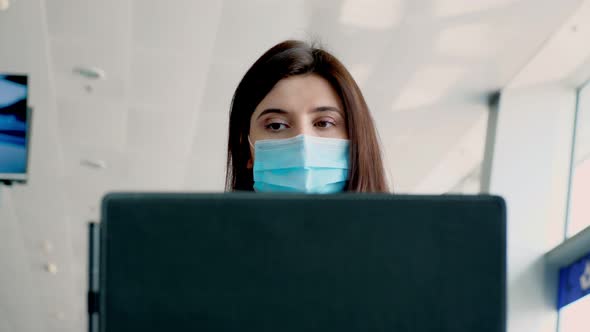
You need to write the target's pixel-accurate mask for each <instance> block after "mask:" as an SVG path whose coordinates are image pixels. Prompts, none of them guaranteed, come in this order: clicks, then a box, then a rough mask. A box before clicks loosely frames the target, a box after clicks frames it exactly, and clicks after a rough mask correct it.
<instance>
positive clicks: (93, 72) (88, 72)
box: [0, 0, 106, 80]
mask: <svg viewBox="0 0 590 332" xmlns="http://www.w3.org/2000/svg"><path fill="white" fill-rule="evenodd" d="M0 1H2V0H0ZM73 72H74V74H78V75H79V76H81V77H83V78H86V79H89V80H102V79H104V78H105V76H106V73H105V72H104V70H102V69H100V68H97V67H89V66H77V67H74V70H73Z"/></svg>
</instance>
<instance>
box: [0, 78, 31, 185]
mask: <svg viewBox="0 0 590 332" xmlns="http://www.w3.org/2000/svg"><path fill="white" fill-rule="evenodd" d="M28 91H29V90H28V79H27V76H25V75H9V74H0V180H26V177H27V159H28V158H27V156H28V153H27V146H28V144H27V138H28V128H29V125H28V121H29V114H28V108H27V96H28Z"/></svg>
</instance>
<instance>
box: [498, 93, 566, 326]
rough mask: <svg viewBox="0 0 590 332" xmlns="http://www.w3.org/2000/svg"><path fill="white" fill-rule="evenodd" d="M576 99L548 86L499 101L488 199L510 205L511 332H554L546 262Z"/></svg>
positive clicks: (561, 215) (560, 208) (560, 210)
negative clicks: (497, 197) (493, 196)
mask: <svg viewBox="0 0 590 332" xmlns="http://www.w3.org/2000/svg"><path fill="white" fill-rule="evenodd" d="M575 99H576V93H575V90H574V89H570V88H565V87H561V86H559V85H552V84H547V85H539V86H533V87H527V88H515V89H507V90H505V91H504V92H503V94H502V96H501V99H500V105H499V118H498V127H497V132H496V143H495V148H494V160H493V163H492V172H491V183H490V192H491V193H492V194H498V195H502V196H503V197H504V198H505V199H506V202H507V206H508V225H507V236H508V238H507V245H508V247H507V250H508V332H521V331H551V332H553V331H555V330H556V325H555V324H556V305H555V303H556V299H557V295H556V293H555V291H554V290H555V289H556V286H557V280H556V279H555V278H554V277H555V276H551V275H547V274H546V273H545V272H546V271H545V264H544V261H543V255H544V254H545V253H546V252H547V251H549V250H550V249H551V248H552V247H553V246H555V245H556V244H558V243H559V242H560V241H561V240H562V239H563V230H564V220H565V208H566V197H567V181H568V172H569V157H570V152H571V141H572V129H573V119H574V113H575Z"/></svg>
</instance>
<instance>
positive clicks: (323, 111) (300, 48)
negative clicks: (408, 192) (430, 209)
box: [226, 40, 388, 193]
mask: <svg viewBox="0 0 590 332" xmlns="http://www.w3.org/2000/svg"><path fill="white" fill-rule="evenodd" d="M226 190H228V191H253V190H254V191H257V192H305V193H336V192H341V191H350V192H387V191H388V188H387V183H386V179H385V171H384V167H383V161H382V157H381V151H380V147H379V141H378V138H377V133H376V130H375V126H374V124H373V120H372V118H371V115H370V114H369V110H368V107H367V104H366V102H365V100H364V98H363V95H362V93H361V91H360V89H359V87H358V86H357V84H356V83H355V81H354V79H353V78H352V76H351V75H350V73H349V72H348V71H347V70H346V68H345V67H344V66H343V65H342V63H340V61H338V60H337V59H336V58H335V57H334V56H332V55H331V54H330V53H328V52H326V51H324V50H322V49H320V48H315V47H313V46H312V45H309V44H307V43H304V42H301V41H296V40H288V41H285V42H282V43H280V44H278V45H276V46H274V47H272V48H271V49H270V50H268V51H267V52H266V53H264V54H263V55H262V56H261V57H260V58H259V59H258V60H257V61H256V62H255V63H254V65H252V67H251V68H250V69H249V70H248V72H246V75H245V76H244V77H243V78H242V81H241V82H240V84H239V85H238V87H237V89H236V91H235V94H234V96H233V100H232V105H231V111H230V121H229V141H228V148H227V173H226Z"/></svg>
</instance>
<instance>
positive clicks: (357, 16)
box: [0, 0, 580, 331]
mask: <svg viewBox="0 0 590 332" xmlns="http://www.w3.org/2000/svg"><path fill="white" fill-rule="evenodd" d="M23 2H26V1H24V0H19V1H13V7H14V8H11V9H10V10H11V11H13V10H17V11H18V10H21V13H22V16H21V19H24V20H30V18H29V17H27V16H26V12H25V11H24V9H22V8H24V7H22V8H21V9H19V6H25V5H24V4H23ZM579 2H580V0H560V1H555V0H477V1H474V0H411V1H410V0H406V1H402V0H390V1H385V0H370V1H369V0H362V1H361V0H346V1H343V0H329V1H326V0H324V1H320V0H318V1H310V0H295V1H288V2H287V1H279V0H275V1H271V0H249V1H243V0H225V1H204V0H203V1H197V0H173V1H156V0H135V1H132V0H100V1H99V0H94V1H91V0H39V3H40V4H41V5H40V6H39V7H38V9H39V10H40V11H39V13H40V14H41V15H43V16H44V17H43V19H41V20H40V21H39V22H42V24H43V25H42V28H43V29H44V31H43V33H40V34H39V35H40V36H42V37H41V38H45V39H46V40H45V39H43V40H36V42H37V43H47V44H44V45H45V46H47V50H48V51H49V52H48V55H47V58H46V59H45V60H46V62H47V63H48V68H47V69H48V72H49V77H48V80H49V83H50V84H48V87H49V89H50V90H51V92H52V93H51V94H50V95H51V96H54V98H55V100H51V102H54V103H55V105H56V108H55V117H54V118H51V119H50V120H51V121H47V122H44V123H41V124H36V125H37V126H44V128H45V130H48V131H51V132H55V133H57V139H56V141H55V144H56V146H55V147H54V146H53V145H52V149H54V150H52V151H59V153H60V155H62V158H61V159H60V161H59V162H58V161H55V162H54V163H52V164H44V166H43V167H44V170H43V172H41V171H38V172H37V174H38V175H37V180H36V181H37V183H39V182H43V183H44V180H43V176H50V174H56V178H55V179H52V182H48V183H51V185H52V186H55V187H56V188H57V189H58V190H56V192H59V194H60V195H61V194H62V193H63V197H62V196H59V195H58V196H56V197H61V198H55V202H56V203H55V205H56V207H54V208H52V209H50V210H51V211H53V212H51V213H52V214H51V215H52V216H54V217H55V218H54V219H55V220H52V222H53V223H57V224H55V225H52V227H51V228H49V226H44V227H46V228H43V227H40V228H39V227H37V224H36V223H35V222H37V223H41V222H42V221H41V219H43V218H44V217H45V215H44V214H43V213H44V212H43V213H41V212H35V211H32V210H31V211H30V212H23V211H25V210H27V209H30V207H27V206H26V204H25V202H20V201H18V200H19V199H22V200H23V201H24V200H25V194H24V193H23V194H21V196H19V194H18V190H17V191H16V195H15V196H14V197H13V198H11V199H14V200H17V201H16V202H13V203H11V204H14V205H16V206H18V208H17V213H16V214H18V216H14V217H11V218H12V219H14V220H18V219H22V218H28V219H27V220H29V219H30V220H31V221H30V222H28V223H26V226H22V227H21V228H18V229H17V228H14V229H12V230H9V229H7V230H6V231H7V232H8V233H5V234H12V235H11V239H6V241H13V242H14V245H13V246H12V248H17V249H18V250H17V249H14V250H15V252H14V255H16V256H15V257H16V258H15V259H22V260H25V261H26V260H35V261H41V260H39V258H34V257H36V256H35V255H33V253H32V252H31V251H32V250H33V249H31V248H34V250H37V249H38V248H39V245H40V244H39V243H41V241H42V240H41V239H44V238H49V239H51V241H52V242H53V243H54V246H56V247H59V244H55V242H56V241H57V242H59V241H60V239H59V236H61V237H62V238H67V239H63V241H64V242H67V243H68V246H67V247H66V249H64V250H63V251H60V250H56V251H57V254H55V255H56V258H55V261H56V262H58V263H59V266H60V273H63V274H65V276H64V277H63V278H65V279H64V280H68V282H72V283H74V284H75V286H72V287H70V288H74V291H73V295H71V296H73V297H74V298H75V299H76V300H75V301H73V302H72V301H70V300H69V299H71V298H72V297H71V296H69V297H66V296H63V294H62V293H63V292H65V291H66V289H67V287H68V286H67V284H61V285H60V286H59V287H58V286H54V285H53V284H50V283H47V284H45V283H43V284H42V285H41V286H38V287H42V288H43V292H42V294H43V298H44V299H45V300H43V301H41V304H40V305H39V307H35V308H37V309H35V310H39V311H40V312H41V311H43V312H45V311H48V312H50V313H51V315H52V316H51V317H53V318H51V319H58V320H62V321H66V323H64V324H61V325H55V326H59V327H60V328H59V329H58V328H57V327H55V328H52V326H54V325H52V324H51V323H49V322H44V321H41V323H39V324H40V325H42V326H44V328H45V329H47V330H56V331H57V330H63V329H64V328H66V329H69V330H71V331H80V330H82V329H84V328H85V326H83V324H84V317H83V315H84V307H83V305H84V298H83V294H84V292H85V272H86V270H85V264H86V261H85V259H86V239H85V232H84V231H85V225H86V222H88V221H89V220H96V218H98V207H99V202H100V197H101V196H102V195H103V194H104V193H105V192H107V191H111V190H191V191H212V190H213V191H221V190H223V180H224V179H223V176H224V164H225V153H226V152H225V144H226V137H227V118H228V111H229V104H230V100H231V97H232V94H233V91H234V89H235V87H236V85H237V84H238V82H239V80H240V78H241V77H242V75H243V74H244V73H245V71H246V70H247V68H248V67H249V66H250V65H251V64H252V63H253V62H254V61H255V60H256V58H257V57H258V56H260V55H261V54H262V53H263V52H264V51H265V50H267V49H268V48H269V47H271V46H272V45H274V44H275V43H277V42H279V41H281V40H284V39H287V38H303V39H306V40H318V41H320V42H322V44H324V46H325V47H326V48H327V49H328V50H330V51H332V52H333V53H334V54H335V55H336V56H337V57H339V58H340V59H341V60H342V61H343V62H344V64H345V65H346V66H347V67H348V68H349V69H350V70H351V72H352V73H353V75H354V76H355V78H356V79H357V80H358V82H359V84H360V85H361V88H362V89H363V92H364V94H365V97H366V98H367V102H368V104H369V107H370V108H371V110H372V112H373V115H374V117H375V120H376V122H377V127H378V130H379V133H380V136H381V139H382V142H383V146H384V150H385V154H386V157H387V160H388V165H389V168H388V169H389V172H390V175H391V177H392V178H393V182H394V186H395V188H396V190H397V191H399V192H435V193H439V192H445V191H449V190H463V191H477V181H478V174H479V165H480V164H481V160H482V157H483V146H484V137H485V128H486V118H487V106H486V99H487V97H488V96H489V94H490V93H492V92H494V91H497V90H499V89H501V88H502V87H503V86H505V85H506V83H507V82H508V81H510V79H511V78H512V77H514V76H515V75H516V74H517V73H518V71H519V70H520V69H521V68H522V67H524V65H525V64H526V63H527V62H528V60H529V59H531V58H532V57H533V56H534V55H535V53H536V52H537V50H539V49H540V47H541V46H542V44H543V42H544V41H545V40H547V38H548V37H549V36H550V35H551V33H552V32H553V31H555V30H556V29H557V28H558V27H559V25H560V23H561V22H563V21H564V20H565V19H566V18H567V17H568V15H569V14H571V13H572V12H573V10H574V9H575V8H576V5H577V4H578V3H579ZM27 8H28V7H27ZM31 8H33V7H31ZM34 8H37V7H34ZM1 19H2V18H1V17H0V20H1ZM15 22H17V21H15ZM14 24H16V23H14ZM0 37H2V32H1V31H0ZM31 38H32V37H31ZM0 40H4V39H0ZM1 46H2V45H0V47H1ZM7 61H8V60H7ZM14 61H15V62H17V61H18V59H16V58H14ZM80 65H86V66H94V67H98V68H101V69H103V70H104V71H105V73H106V77H105V79H104V80H100V81H88V80H85V79H83V78H81V77H79V76H77V75H75V74H74V73H73V69H74V68H75V67H78V66H80ZM33 93H34V91H33ZM52 98H53V97H52ZM39 118H40V117H36V120H38V119H39ZM52 121H53V122H52ZM40 137H42V136H41V135H38V136H37V139H39V140H40V139H41V138H40ZM48 137H49V136H48ZM51 142H53V141H51ZM35 144H36V142H35V139H34V140H33V145H35ZM46 144H50V143H46ZM51 144H53V143H51ZM37 146H43V145H42V143H41V142H39V143H37ZM45 146H46V147H48V145H45ZM48 149H49V148H48ZM33 153H34V155H33V156H32V159H31V162H33V163H35V165H39V164H41V163H43V162H44V161H45V160H46V158H49V157H50V156H45V155H43V151H40V150H37V151H36V152H35V151H33ZM84 160H87V161H90V162H91V163H92V162H95V163H96V162H98V163H104V165H105V166H106V168H103V169H100V168H98V169H96V168H92V167H88V166H84V165H82V164H81V163H82V162H83V161H84ZM35 167H41V166H35ZM39 174H43V176H41V175H39ZM39 186H40V184H39ZM30 188H32V187H30ZM23 190H24V189H23ZM46 193H47V191H43V192H41V191H39V192H38V193H37V194H35V193H28V194H27V195H33V196H34V195H38V196H39V197H40V198H39V199H40V200H42V198H43V197H45V196H44V195H46ZM19 197H20V198H19ZM26 197H29V196H26ZM0 198H2V197H0ZM6 200H8V198H5V199H4V200H3V204H9V203H10V202H7V201H6ZM61 205H63V206H61ZM2 213H8V212H6V211H5V212H2V209H0V217H1V216H3V214H2ZM5 217H6V218H8V217H7V216H5ZM0 226H1V225H0ZM8 226H10V225H4V227H8ZM13 226H14V225H13ZM61 229H64V230H67V233H65V234H62V233H59V232H58V231H56V230H61ZM9 231H10V232H9ZM52 232H53V233H52ZM0 234H2V231H0ZM19 239H20V240H19ZM4 240H5V239H4V238H3V237H1V236H0V241H4ZM19 241H25V242H26V243H25V244H22V243H21V242H19ZM10 243H12V242H10ZM31 266H35V265H34V264H31ZM13 273H14V275H19V276H20V275H21V274H23V280H25V281H22V282H21V283H20V284H19V283H16V285H21V286H22V285H25V282H26V283H27V284H31V283H33V284H34V283H37V282H41V281H39V280H44V279H43V278H44V275H43V276H42V275H40V273H44V272H42V271H40V270H39V271H37V270H35V268H31V269H24V270H22V271H21V270H19V271H16V270H15V271H14V272H13ZM66 276H67V277H66ZM26 280H29V281H26ZM64 285H65V286H64ZM23 288H24V287H23ZM68 301H69V302H68ZM70 302H71V303H70ZM9 304H10V303H6V302H3V301H0V315H2V316H5V317H6V318H7V320H5V319H0V331H4V330H13V329H11V328H10V327H11V326H25V325H23V323H22V322H20V321H18V320H22V319H25V318H24V317H23V316H19V315H18V314H14V315H12V314H11V315H5V314H3V313H6V312H11V311H10V310H7V309H5V308H4V307H3V306H6V305H9ZM27 305H28V304H26V303H24V304H23V305H22V307H26V306H27ZM49 305H51V306H52V308H51V309H48V308H45V307H43V306H49ZM54 308H58V309H54ZM60 313H62V314H60ZM27 314H28V315H29V316H30V315H35V312H34V311H33V309H31V312H29V313H27ZM27 326H29V325H27ZM30 326H32V325H30ZM38 328H39V326H34V327H31V329H35V330H38Z"/></svg>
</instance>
